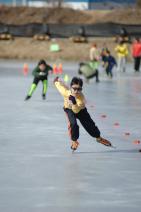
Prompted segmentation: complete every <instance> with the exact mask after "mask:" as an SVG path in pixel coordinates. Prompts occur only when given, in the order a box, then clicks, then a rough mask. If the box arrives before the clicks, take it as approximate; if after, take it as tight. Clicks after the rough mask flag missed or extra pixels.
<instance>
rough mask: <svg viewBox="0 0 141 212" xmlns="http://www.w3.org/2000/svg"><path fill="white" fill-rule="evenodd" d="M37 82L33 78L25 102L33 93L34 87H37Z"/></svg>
mask: <svg viewBox="0 0 141 212" xmlns="http://www.w3.org/2000/svg"><path fill="white" fill-rule="evenodd" d="M38 82H39V80H38V79H37V78H34V80H33V83H32V85H31V87H30V89H29V92H28V94H27V96H26V98H25V100H28V99H30V98H31V96H32V94H33V92H34V91H35V89H36V87H37V84H38Z"/></svg>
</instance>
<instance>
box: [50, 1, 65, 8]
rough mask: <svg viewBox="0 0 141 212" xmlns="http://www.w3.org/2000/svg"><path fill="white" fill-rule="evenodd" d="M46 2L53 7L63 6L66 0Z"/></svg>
mask: <svg viewBox="0 0 141 212" xmlns="http://www.w3.org/2000/svg"><path fill="white" fill-rule="evenodd" d="M46 2H47V3H48V4H50V5H52V6H53V7H55V6H56V7H59V8H61V7H62V5H63V2H64V0H46Z"/></svg>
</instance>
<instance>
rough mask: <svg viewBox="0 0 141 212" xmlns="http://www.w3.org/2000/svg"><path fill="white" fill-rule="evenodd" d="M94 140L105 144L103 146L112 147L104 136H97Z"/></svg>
mask: <svg viewBox="0 0 141 212" xmlns="http://www.w3.org/2000/svg"><path fill="white" fill-rule="evenodd" d="M96 141H97V142H98V143H101V144H103V145H105V146H109V147H112V144H111V143H110V141H108V140H106V139H105V138H102V137H99V138H97V139H96Z"/></svg>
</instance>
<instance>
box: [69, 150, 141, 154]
mask: <svg viewBox="0 0 141 212" xmlns="http://www.w3.org/2000/svg"><path fill="white" fill-rule="evenodd" d="M138 152H139V149H118V150H115V149H114V150H103V151H90V152H77V151H76V152H73V154H100V153H102V154H103V153H104V154H105V153H106V154H107V153H138Z"/></svg>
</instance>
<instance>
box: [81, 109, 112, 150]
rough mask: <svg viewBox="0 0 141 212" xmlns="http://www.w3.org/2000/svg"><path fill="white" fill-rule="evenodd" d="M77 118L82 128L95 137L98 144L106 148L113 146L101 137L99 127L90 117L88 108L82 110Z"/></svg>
mask: <svg viewBox="0 0 141 212" xmlns="http://www.w3.org/2000/svg"><path fill="white" fill-rule="evenodd" d="M77 117H78V119H79V120H80V122H81V124H82V126H83V127H84V128H85V130H86V131H87V132H88V133H89V134H90V135H91V136H92V137H95V138H96V141H97V142H99V143H101V144H104V145H106V146H111V143H110V142H109V141H108V140H106V139H104V138H102V137H101V136H100V131H99V129H98V127H97V126H96V125H95V123H94V121H93V120H92V118H91V117H90V115H89V113H88V112H87V109H86V108H85V109H83V110H81V111H80V112H79V114H78V116H77Z"/></svg>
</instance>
